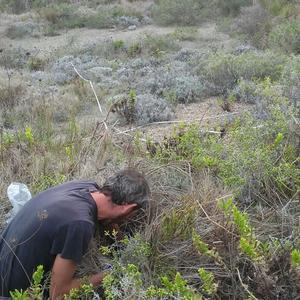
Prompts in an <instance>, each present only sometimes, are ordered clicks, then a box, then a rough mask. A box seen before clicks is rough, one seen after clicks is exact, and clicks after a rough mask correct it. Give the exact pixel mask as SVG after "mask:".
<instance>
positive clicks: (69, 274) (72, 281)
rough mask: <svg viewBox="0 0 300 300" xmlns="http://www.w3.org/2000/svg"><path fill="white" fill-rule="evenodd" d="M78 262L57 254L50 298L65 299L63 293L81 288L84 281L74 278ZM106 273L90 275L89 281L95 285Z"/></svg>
mask: <svg viewBox="0 0 300 300" xmlns="http://www.w3.org/2000/svg"><path fill="white" fill-rule="evenodd" d="M75 270H76V264H75V262H74V261H72V260H70V259H64V258H62V257H61V256H60V255H57V256H56V258H55V261H54V265H53V268H52V274H51V285H50V298H51V300H58V299H63V295H65V294H68V293H69V292H70V291H71V289H73V288H79V287H80V286H81V285H82V284H83V282H81V280H80V279H77V278H74V273H75ZM104 276H105V274H104V273H98V274H95V275H92V276H90V277H89V279H88V281H89V283H91V284H92V285H93V286H98V285H100V284H101V282H102V280H103V278H104Z"/></svg>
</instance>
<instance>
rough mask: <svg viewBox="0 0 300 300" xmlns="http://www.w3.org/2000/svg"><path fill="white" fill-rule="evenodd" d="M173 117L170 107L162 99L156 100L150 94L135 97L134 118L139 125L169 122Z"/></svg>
mask: <svg viewBox="0 0 300 300" xmlns="http://www.w3.org/2000/svg"><path fill="white" fill-rule="evenodd" d="M174 116H175V114H174V111H173V109H172V107H171V105H170V104H169V103H168V102H167V101H166V100H164V99H162V98H157V97H155V96H153V95H151V94H142V95H138V96H137V102H136V105H135V118H136V122H137V124H139V125H142V124H147V123H152V122H159V121H169V120H171V119H173V118H174Z"/></svg>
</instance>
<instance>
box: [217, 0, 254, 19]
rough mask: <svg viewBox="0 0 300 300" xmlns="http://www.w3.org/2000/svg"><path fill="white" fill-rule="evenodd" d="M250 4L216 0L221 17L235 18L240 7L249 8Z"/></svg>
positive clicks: (250, 1) (235, 0)
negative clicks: (229, 16)
mask: <svg viewBox="0 0 300 300" xmlns="http://www.w3.org/2000/svg"><path fill="white" fill-rule="evenodd" d="M252 3H253V1H252V0H225V1H224V0H218V3H217V6H218V7H219V8H220V9H221V12H222V14H223V15H225V16H228V15H231V16H236V15H237V14H238V13H239V12H240V9H241V7H243V6H249V5H251V4H252Z"/></svg>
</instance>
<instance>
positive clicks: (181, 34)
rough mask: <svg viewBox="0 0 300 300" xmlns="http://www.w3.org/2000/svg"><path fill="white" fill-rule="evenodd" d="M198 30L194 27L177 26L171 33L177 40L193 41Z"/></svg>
mask: <svg viewBox="0 0 300 300" xmlns="http://www.w3.org/2000/svg"><path fill="white" fill-rule="evenodd" d="M197 33H198V30H197V28H195V27H178V28H176V29H175V31H174V32H173V33H171V35H172V36H173V37H174V38H175V39H176V40H179V41H194V40H195V39H196V38H197Z"/></svg>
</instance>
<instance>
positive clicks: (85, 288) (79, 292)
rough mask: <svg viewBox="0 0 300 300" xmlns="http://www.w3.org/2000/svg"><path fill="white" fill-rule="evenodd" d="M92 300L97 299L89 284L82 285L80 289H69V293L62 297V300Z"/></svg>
mask: <svg viewBox="0 0 300 300" xmlns="http://www.w3.org/2000/svg"><path fill="white" fill-rule="evenodd" d="M78 299H82V300H84V299H85V300H93V299H95V300H96V299H98V297H97V296H96V294H95V292H94V289H93V286H92V285H91V284H83V285H82V286H81V287H80V288H73V289H71V291H70V293H69V294H67V295H64V300H78Z"/></svg>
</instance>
